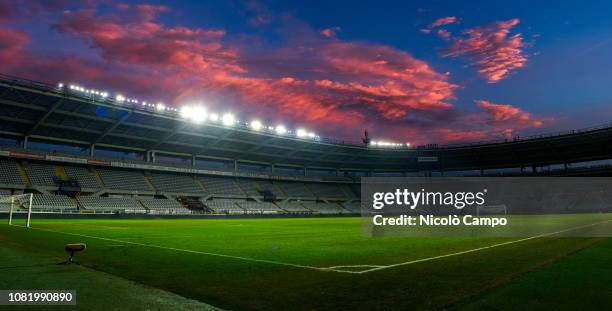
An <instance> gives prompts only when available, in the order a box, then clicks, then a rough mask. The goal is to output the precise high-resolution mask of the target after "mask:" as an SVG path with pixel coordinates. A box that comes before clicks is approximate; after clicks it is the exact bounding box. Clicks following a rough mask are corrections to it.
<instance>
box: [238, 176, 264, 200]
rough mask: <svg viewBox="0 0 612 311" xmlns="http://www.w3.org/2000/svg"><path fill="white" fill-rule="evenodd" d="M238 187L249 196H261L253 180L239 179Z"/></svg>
mask: <svg viewBox="0 0 612 311" xmlns="http://www.w3.org/2000/svg"><path fill="white" fill-rule="evenodd" d="M238 185H239V186H240V188H241V189H242V190H243V191H244V193H246V195H248V196H261V194H260V193H259V190H257V187H256V186H255V181H253V180H250V179H243V178H240V179H238Z"/></svg>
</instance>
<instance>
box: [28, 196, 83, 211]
mask: <svg viewBox="0 0 612 311" xmlns="http://www.w3.org/2000/svg"><path fill="white" fill-rule="evenodd" d="M76 208H77V206H76V204H75V203H74V201H73V200H72V199H71V198H69V197H67V196H64V195H45V194H34V196H33V197H32V209H33V210H76Z"/></svg>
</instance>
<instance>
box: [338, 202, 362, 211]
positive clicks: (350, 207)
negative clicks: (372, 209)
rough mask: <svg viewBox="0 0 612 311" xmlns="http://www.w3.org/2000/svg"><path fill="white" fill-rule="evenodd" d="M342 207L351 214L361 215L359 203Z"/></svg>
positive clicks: (343, 204) (344, 204) (351, 203)
mask: <svg viewBox="0 0 612 311" xmlns="http://www.w3.org/2000/svg"><path fill="white" fill-rule="evenodd" d="M342 206H343V207H344V208H345V209H347V210H349V211H352V212H353V213H361V202H357V201H353V202H349V203H342Z"/></svg>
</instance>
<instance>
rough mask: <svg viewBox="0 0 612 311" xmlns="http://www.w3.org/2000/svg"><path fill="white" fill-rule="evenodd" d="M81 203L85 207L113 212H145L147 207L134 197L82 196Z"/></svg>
mask: <svg viewBox="0 0 612 311" xmlns="http://www.w3.org/2000/svg"><path fill="white" fill-rule="evenodd" d="M78 200H79V203H80V205H81V207H82V208H83V209H86V210H95V211H111V212H125V211H130V212H144V211H145V209H144V208H143V207H142V206H140V204H139V203H138V202H137V201H136V200H135V199H133V198H124V197H96V196H81V197H79V199H78Z"/></svg>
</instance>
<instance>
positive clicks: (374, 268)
mask: <svg viewBox="0 0 612 311" xmlns="http://www.w3.org/2000/svg"><path fill="white" fill-rule="evenodd" d="M608 222H612V220H604V221H600V222H596V223H592V224H588V225H583V226H577V227H573V228H569V229H564V230H560V231H555V232H551V233H543V234H539V235H535V236H532V237H527V238H523V239H518V240H514V241H508V242H503V243H498V244H493V245H489V246H483V247H478V248H474V249H469V250H465V251H460V252H456V253H450V254H445V255H439V256H434V257H428V258H422V259H416V260H411V261H406V262H400V263H396V264H391V265H386V266H384V265H345V266H332V267H314V266H306V265H299V264H292V263H287V262H282V261H274V260H266V259H255V258H249V257H241V256H234V255H224V254H217V253H210V252H201V251H195V250H189V249H182V248H175V247H167V246H160V245H155V244H145V243H138V242H131V241H123V240H117V239H111V238H104V237H98V236H93V235H86V234H80V233H71V232H63V231H57V230H52V229H43V228H35V227H30V229H35V230H41V231H48V232H54V233H60V234H67V235H74V236H80V237H85V238H90V239H98V240H104V241H112V242H119V243H125V244H132V245H138V246H144V247H151V248H159V249H165V250H171V251H177V252H185V253H192V254H200V255H208V256H215V257H223V258H231V259H237V260H245V261H252V262H261V263H267V264H273V265H280V266H289V267H294V268H302V269H310V270H318V271H333V272H340V273H350V274H364V273H368V272H374V271H380V270H385V269H390V268H395V267H399V266H407V265H411V264H415V263H421V262H427V261H432V260H436V259H441V258H447V257H453V256H459V255H463V254H468V253H473V252H478V251H481V250H485V249H491V248H495V247H500V246H505V245H510V244H515V243H520V242H524V241H528V240H533V239H537V238H542V237H546V236H551V235H555V234H559V233H563V232H568V231H573V230H578V229H582V228H588V227H592V226H596V225H600V224H603V223H608ZM12 226H16V227H23V228H25V226H23V225H12ZM342 268H372V269H367V270H362V271H352V270H343V269H342Z"/></svg>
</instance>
